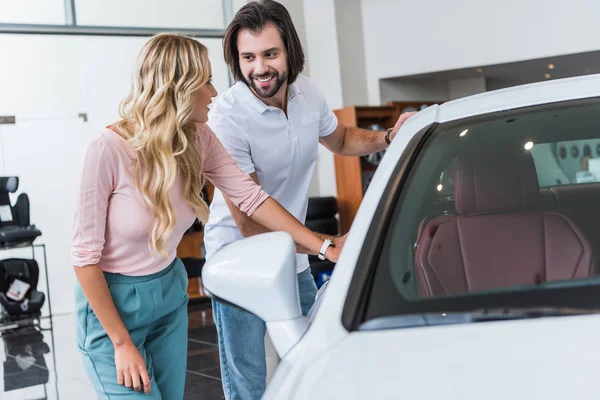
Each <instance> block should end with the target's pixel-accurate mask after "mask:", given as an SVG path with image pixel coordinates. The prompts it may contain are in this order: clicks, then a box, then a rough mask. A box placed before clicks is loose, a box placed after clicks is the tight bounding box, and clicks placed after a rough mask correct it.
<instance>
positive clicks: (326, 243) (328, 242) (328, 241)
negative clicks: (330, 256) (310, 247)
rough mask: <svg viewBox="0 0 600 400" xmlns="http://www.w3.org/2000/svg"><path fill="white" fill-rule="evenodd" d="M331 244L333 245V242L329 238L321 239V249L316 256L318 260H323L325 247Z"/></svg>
mask: <svg viewBox="0 0 600 400" xmlns="http://www.w3.org/2000/svg"><path fill="white" fill-rule="evenodd" d="M332 245H333V242H332V241H331V240H329V239H325V240H324V241H323V246H321V251H319V256H318V257H319V259H320V260H325V253H326V252H327V248H328V247H329V246H332Z"/></svg>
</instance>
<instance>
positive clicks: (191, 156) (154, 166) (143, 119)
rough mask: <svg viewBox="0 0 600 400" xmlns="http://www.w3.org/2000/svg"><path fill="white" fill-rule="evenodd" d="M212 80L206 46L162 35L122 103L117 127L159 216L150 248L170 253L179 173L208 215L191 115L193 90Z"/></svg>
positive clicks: (188, 194) (195, 205)
mask: <svg viewBox="0 0 600 400" xmlns="http://www.w3.org/2000/svg"><path fill="white" fill-rule="evenodd" d="M209 80H210V64H209V60H208V52H207V50H206V47H205V46H204V45H202V44H201V43H199V42H198V41H196V40H194V39H192V38H189V37H186V36H182V35H177V34H166V33H165V34H159V35H156V36H154V37H152V38H151V39H150V40H149V41H148V42H147V43H146V45H145V46H144V48H143V49H142V51H141V53H140V55H139V57H138V61H137V66H136V68H135V70H134V74H133V84H132V87H131V91H130V93H129V95H128V96H127V97H126V98H125V99H124V100H123V101H122V102H121V104H120V107H119V114H120V115H121V118H122V119H121V120H120V121H119V122H117V123H116V124H115V126H116V128H117V129H118V130H119V132H120V133H121V134H122V135H123V136H124V137H125V138H126V139H127V140H128V142H129V143H130V144H131V145H132V147H133V149H134V151H135V154H136V157H135V162H134V171H133V174H134V179H135V182H136V185H137V188H138V191H139V192H140V193H141V194H142V196H143V198H144V201H145V203H146V204H147V205H148V206H149V207H150V209H151V210H152V213H153V215H154V218H155V219H154V222H153V224H152V228H151V231H150V237H149V240H148V244H149V246H150V249H151V251H152V252H155V251H158V252H159V253H161V254H163V255H166V253H165V251H164V243H165V242H166V240H167V239H168V237H169V235H170V234H171V233H172V232H173V229H174V228H175V223H176V215H175V210H174V209H173V205H172V204H171V201H170V200H169V193H170V192H171V189H172V188H173V185H174V183H175V180H176V179H181V177H180V178H178V174H179V173H180V174H182V177H183V178H184V179H185V185H184V196H185V200H186V201H187V203H188V204H189V205H190V206H191V207H192V209H193V210H194V213H195V214H196V216H197V217H198V219H199V220H200V221H201V222H203V223H204V222H206V219H207V217H208V206H207V204H206V201H205V200H204V198H203V196H202V188H203V185H204V179H203V177H202V174H201V171H202V164H203V160H202V158H201V156H200V154H199V153H198V151H197V150H196V148H195V141H196V140H197V139H196V126H195V122H194V121H193V120H192V115H193V112H194V103H195V96H194V94H195V92H196V91H197V90H198V89H199V88H200V87H202V86H203V85H205V84H206V83H207V82H208V81H209Z"/></svg>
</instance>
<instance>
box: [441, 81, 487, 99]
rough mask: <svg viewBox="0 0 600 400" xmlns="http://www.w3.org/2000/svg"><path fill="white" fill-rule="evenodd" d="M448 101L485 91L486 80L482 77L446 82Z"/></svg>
mask: <svg viewBox="0 0 600 400" xmlns="http://www.w3.org/2000/svg"><path fill="white" fill-rule="evenodd" d="M448 87H449V92H450V93H449V94H450V96H449V97H450V100H454V99H459V98H461V97H467V96H471V95H474V94H478V93H483V92H485V91H486V80H485V78H484V77H477V78H467V79H454V80H451V81H450V82H448Z"/></svg>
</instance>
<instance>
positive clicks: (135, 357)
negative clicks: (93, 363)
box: [75, 265, 151, 393]
mask: <svg viewBox="0 0 600 400" xmlns="http://www.w3.org/2000/svg"><path fill="white" fill-rule="evenodd" d="M75 275H77V280H78V281H79V284H80V285H81V288H82V289H83V294H84V295H85V298H86V299H87V301H88V303H89V304H90V307H91V308H92V310H93V311H94V314H96V317H97V318H98V321H100V324H101V325H102V328H104V330H105V331H106V334H107V335H108V337H109V338H110V340H111V341H112V343H113V346H114V348H115V364H116V366H117V382H118V383H119V385H125V386H126V387H128V388H134V389H135V390H136V391H141V390H142V383H143V389H144V392H145V393H150V388H151V385H150V376H149V375H148V371H147V370H146V363H145V361H144V358H143V357H142V355H141V354H140V352H139V350H138V349H137V347H136V346H135V344H134V343H133V341H132V340H131V336H130V335H129V331H128V330H127V327H126V326H125V324H124V323H123V320H122V319H121V317H120V315H119V312H118V311H117V308H116V307H115V303H114V302H113V299H112V296H111V295H110V291H109V289H108V284H107V283H106V279H105V278H104V273H103V272H102V270H101V269H100V268H99V267H98V266H97V265H88V266H85V267H75Z"/></svg>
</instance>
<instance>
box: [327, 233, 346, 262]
mask: <svg viewBox="0 0 600 400" xmlns="http://www.w3.org/2000/svg"><path fill="white" fill-rule="evenodd" d="M346 236H348V234H347V233H346V234H345V235H344V236H339V237H335V238H333V240H332V242H333V246H329V247H328V248H327V251H326V252H325V257H327V259H328V260H329V261H331V262H337V260H338V258H339V257H340V253H341V252H342V248H343V247H344V243H346Z"/></svg>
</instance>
